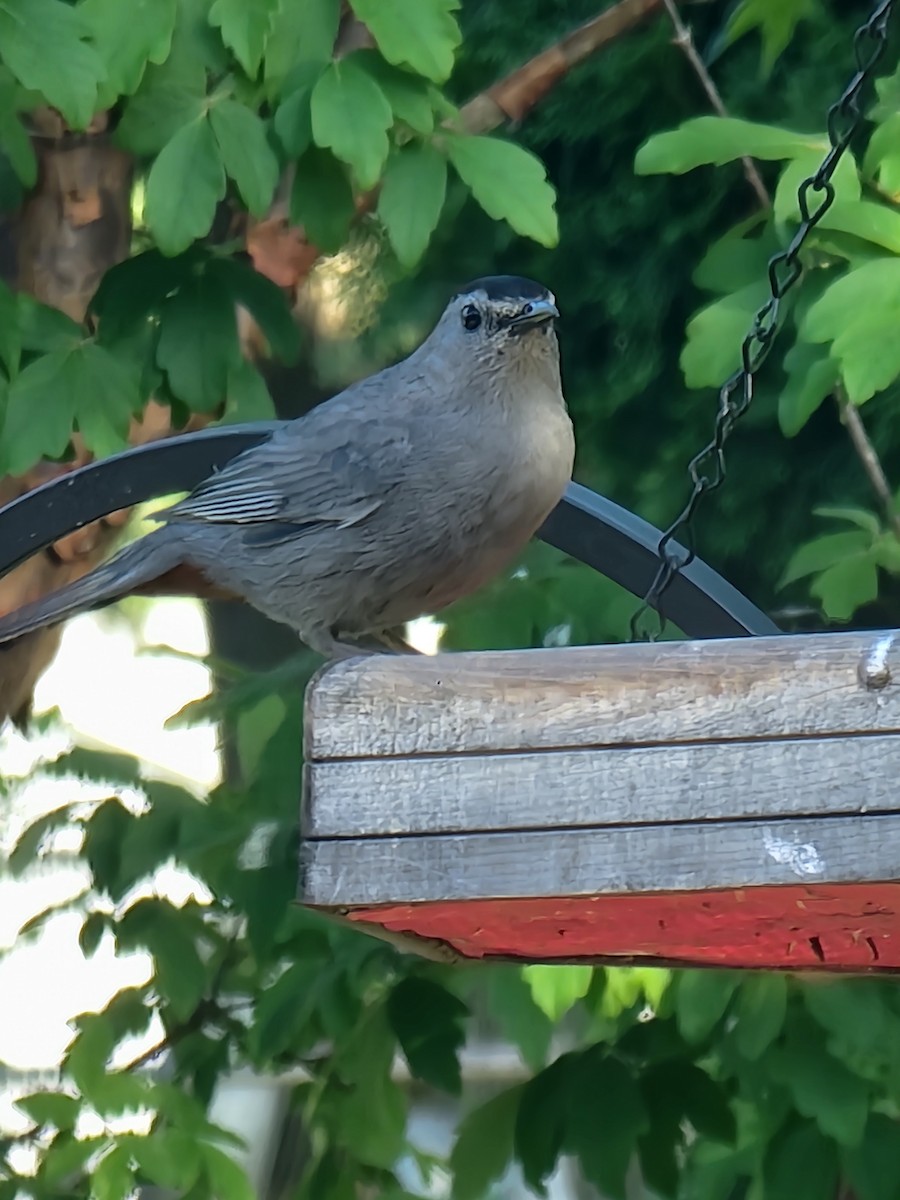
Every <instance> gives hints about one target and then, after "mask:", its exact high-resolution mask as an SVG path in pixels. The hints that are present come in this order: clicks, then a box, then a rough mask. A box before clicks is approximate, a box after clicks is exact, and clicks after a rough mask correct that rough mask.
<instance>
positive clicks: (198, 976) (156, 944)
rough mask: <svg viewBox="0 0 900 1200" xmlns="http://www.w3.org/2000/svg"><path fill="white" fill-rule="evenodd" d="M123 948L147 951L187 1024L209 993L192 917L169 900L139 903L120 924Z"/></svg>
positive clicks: (159, 983)
mask: <svg viewBox="0 0 900 1200" xmlns="http://www.w3.org/2000/svg"><path fill="white" fill-rule="evenodd" d="M117 937H118V942H119V946H120V947H123V948H126V949H133V948H135V947H139V946H140V947H146V949H147V950H149V951H150V953H151V954H152V955H153V958H154V960H155V962H156V985H157V987H158V988H159V991H160V992H161V994H162V995H163V996H164V997H165V998H166V999H167V1000H168V1002H169V1004H170V1005H171V1006H172V1011H173V1012H174V1014H175V1016H176V1017H177V1018H178V1019H179V1020H182V1021H183V1020H187V1018H188V1017H190V1016H191V1014H192V1013H193V1012H194V1009H195V1008H196V1007H197V1005H198V1004H199V1002H200V1000H201V999H202V997H203V993H204V991H205V989H206V967H205V965H204V963H203V960H202V959H201V957H200V954H199V952H198V950H197V943H196V941H195V937H194V932H193V929H192V922H191V921H190V919H189V916H188V914H186V913H185V912H184V911H183V910H180V909H177V908H175V907H174V906H173V905H172V904H170V903H169V902H168V901H167V900H158V899H155V898H147V899H143V900H138V901H136V902H135V903H134V904H133V905H132V906H131V908H129V909H128V910H127V912H126V913H125V915H124V916H123V917H122V919H121V920H120V921H119V924H118V929H117Z"/></svg>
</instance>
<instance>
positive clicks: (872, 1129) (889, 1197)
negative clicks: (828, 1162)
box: [841, 1113, 900, 1200]
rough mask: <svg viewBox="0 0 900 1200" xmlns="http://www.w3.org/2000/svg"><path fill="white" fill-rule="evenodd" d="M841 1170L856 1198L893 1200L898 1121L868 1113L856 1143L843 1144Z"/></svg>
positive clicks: (899, 1180) (899, 1169)
mask: <svg viewBox="0 0 900 1200" xmlns="http://www.w3.org/2000/svg"><path fill="white" fill-rule="evenodd" d="M841 1158H842V1161H843V1166H844V1170H845V1171H846V1173H847V1178H848V1181H849V1183H850V1186H851V1187H852V1189H853V1192H854V1195H855V1196H857V1197H858V1200H897V1195H898V1193H900V1125H898V1124H897V1122H896V1120H892V1119H891V1118H890V1117H886V1116H885V1115H884V1114H883V1113H870V1114H869V1119H868V1121H867V1122H866V1131H865V1133H864V1134H863V1139H862V1141H861V1142H860V1143H859V1145H858V1146H848V1147H844V1148H843V1150H842V1153H841Z"/></svg>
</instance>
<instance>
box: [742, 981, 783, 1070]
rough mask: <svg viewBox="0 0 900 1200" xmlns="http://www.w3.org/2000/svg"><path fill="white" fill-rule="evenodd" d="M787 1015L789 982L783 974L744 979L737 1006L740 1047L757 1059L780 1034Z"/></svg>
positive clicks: (746, 1053)
mask: <svg viewBox="0 0 900 1200" xmlns="http://www.w3.org/2000/svg"><path fill="white" fill-rule="evenodd" d="M786 1012H787V980H786V979H785V977H784V976H783V975H776V974H774V973H773V974H758V975H751V976H749V978H747V979H745V980H744V981H743V982H742V983H741V985H740V988H739V989H738V994H737V1002H736V1003H735V1006H734V1016H735V1026H734V1036H735V1041H736V1043H737V1048H738V1050H739V1051H740V1052H741V1054H742V1055H743V1056H744V1058H749V1059H751V1060H755V1059H758V1058H759V1057H760V1055H761V1054H762V1053H763V1051H765V1050H767V1049H768V1048H769V1046H770V1045H771V1044H772V1042H773V1041H774V1040H775V1038H777V1037H778V1035H779V1034H780V1033H781V1028H782V1026H783V1025H784V1017H785V1013H786Z"/></svg>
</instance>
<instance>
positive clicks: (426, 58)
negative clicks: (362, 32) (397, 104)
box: [351, 0, 462, 83]
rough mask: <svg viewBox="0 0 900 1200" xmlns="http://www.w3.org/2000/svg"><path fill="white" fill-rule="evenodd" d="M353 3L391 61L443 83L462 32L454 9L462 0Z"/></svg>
mask: <svg viewBox="0 0 900 1200" xmlns="http://www.w3.org/2000/svg"><path fill="white" fill-rule="evenodd" d="M351 7H352V8H353V11H354V12H355V13H356V15H357V17H358V18H359V19H360V21H362V23H363V25H365V26H366V27H367V29H368V30H369V32H370V33H371V34H372V36H373V37H374V39H375V41H376V43H377V44H378V49H379V50H380V51H381V53H382V54H383V55H384V57H385V58H386V59H387V60H388V62H389V63H394V64H395V65H396V64H399V63H403V64H405V65H406V66H408V67H412V69H413V70H414V71H416V72H417V73H418V74H419V75H424V76H425V77H426V78H427V79H432V80H434V82H435V83H443V82H444V80H445V79H447V78H449V76H450V72H451V71H452V70H453V60H454V55H455V52H456V48H457V47H458V46H459V44H460V42H461V40H462V35H461V33H460V29H459V24H458V22H457V21H456V18H455V17H454V16H452V13H453V12H454V11H455V10H456V9H457V8H459V0H352V4H351Z"/></svg>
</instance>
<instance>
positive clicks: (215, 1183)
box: [198, 1142, 256, 1200]
mask: <svg viewBox="0 0 900 1200" xmlns="http://www.w3.org/2000/svg"><path fill="white" fill-rule="evenodd" d="M198 1149H199V1151H200V1153H201V1155H202V1156H203V1166H204V1168H205V1171H206V1175H207V1178H208V1179H209V1183H210V1187H211V1188H212V1193H213V1195H214V1196H215V1197H216V1200H256V1192H255V1191H254V1189H253V1186H252V1185H251V1183H250V1180H249V1179H248V1178H247V1174H246V1172H245V1171H244V1169H243V1168H242V1167H240V1166H238V1164H237V1163H236V1162H235V1161H234V1159H233V1158H232V1157H231V1156H230V1155H228V1154H226V1153H225V1151H224V1150H219V1148H218V1147H217V1146H210V1145H209V1144H208V1143H206V1142H201V1143H200V1144H199V1146H198Z"/></svg>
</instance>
